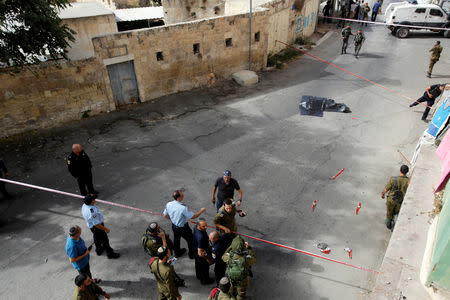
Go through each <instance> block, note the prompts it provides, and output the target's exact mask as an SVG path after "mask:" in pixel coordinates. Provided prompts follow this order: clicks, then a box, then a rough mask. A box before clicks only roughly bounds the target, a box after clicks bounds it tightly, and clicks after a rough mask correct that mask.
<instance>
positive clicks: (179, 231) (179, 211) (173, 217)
mask: <svg viewBox="0 0 450 300" xmlns="http://www.w3.org/2000/svg"><path fill="white" fill-rule="evenodd" d="M172 197H173V199H174V200H173V201H170V202H169V203H167V204H166V208H165V209H164V211H163V215H164V217H166V218H167V219H169V220H170V221H171V222H172V230H173V248H174V249H173V250H174V251H175V257H179V256H182V255H183V254H184V253H185V252H186V249H185V248H183V249H181V248H180V240H181V237H183V238H184V239H185V240H186V242H187V244H188V248H189V258H190V259H194V252H193V250H192V237H193V235H192V230H191V228H190V227H189V224H188V222H187V220H188V219H196V218H198V217H199V216H200V215H201V214H202V213H204V212H205V211H206V208H204V207H202V208H201V209H200V210H199V211H198V212H196V213H195V214H194V213H193V212H192V211H190V210H189V209H188V208H187V206H186V205H184V204H183V203H181V201H183V199H184V194H183V191H182V190H181V189H180V190H176V191H174V192H173V194H172Z"/></svg>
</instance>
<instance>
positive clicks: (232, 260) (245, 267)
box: [222, 236, 256, 300]
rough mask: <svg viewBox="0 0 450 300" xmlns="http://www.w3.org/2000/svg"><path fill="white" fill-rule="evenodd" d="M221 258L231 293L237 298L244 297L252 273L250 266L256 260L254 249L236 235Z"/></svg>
mask: <svg viewBox="0 0 450 300" xmlns="http://www.w3.org/2000/svg"><path fill="white" fill-rule="evenodd" d="M222 260H223V261H224V262H225V263H226V264H227V269H226V271H225V273H226V275H227V277H228V278H229V279H230V281H231V285H232V287H233V291H232V294H233V295H237V297H236V299H237V300H243V299H245V294H246V292H247V287H248V284H249V282H250V276H251V275H252V273H251V266H252V265H253V264H254V263H255V262H256V256H255V251H253V250H252V248H251V247H250V245H249V244H248V243H247V242H244V240H243V239H242V238H241V237H240V236H236V237H235V238H234V239H233V241H232V242H231V246H230V247H229V248H228V250H227V251H226V252H225V254H224V255H223V256H222Z"/></svg>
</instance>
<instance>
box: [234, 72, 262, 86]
mask: <svg viewBox="0 0 450 300" xmlns="http://www.w3.org/2000/svg"><path fill="white" fill-rule="evenodd" d="M231 79H233V80H234V81H235V82H236V83H237V84H239V85H243V86H252V85H254V84H257V83H258V75H257V74H256V73H255V72H253V71H249V70H241V71H238V72H236V73H233V74H231Z"/></svg>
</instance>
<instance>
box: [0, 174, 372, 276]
mask: <svg viewBox="0 0 450 300" xmlns="http://www.w3.org/2000/svg"><path fill="white" fill-rule="evenodd" d="M0 181H3V182H7V183H11V184H16V185H21V186H25V187H29V188H33V189H37V190H42V191H47V192H51V193H56V194H61V195H65V196H70V197H75V198H80V199H83V198H84V197H83V196H81V195H77V194H73V193H67V192H63V191H59V190H56V189H50V188H46V187H42V186H38V185H33V184H28V183H23V182H19V181H14V180H9V179H5V178H0ZM95 201H96V202H99V203H103V204H107V205H112V206H116V207H121V208H126V209H131V210H134V211H140V212H144V213H148V214H152V215H158V216H163V214H161V213H155V212H152V211H150V210H147V209H141V208H136V207H133V206H129V205H124V204H119V203H114V202H110V201H105V200H100V199H96V200H95ZM189 222H190V223H193V224H197V222H194V221H191V220H189ZM208 227H210V228H216V227H214V226H208ZM233 233H235V234H239V235H241V236H244V237H247V238H249V239H253V240H255V241H259V242H263V243H266V244H269V245H273V246H277V247H280V248H284V249H288V250H292V251H295V252H299V253H303V254H306V255H309V256H313V257H317V258H320V259H324V260H328V261H331V262H335V263H338V264H341V265H345V266H347V267H351V268H355V269H358V270H362V271H367V272H372V273H375V274H378V273H379V272H378V271H375V270H372V269H369V268H364V267H360V266H355V265H351V264H348V263H346V262H343V261H339V260H335V259H331V258H328V257H324V256H321V255H317V254H314V253H311V252H308V251H304V250H300V249H297V248H294V247H290V246H286V245H283V244H278V243H275V242H271V241H268V240H264V239H260V238H257V237H254V236H250V235H246V234H243V233H239V232H233Z"/></svg>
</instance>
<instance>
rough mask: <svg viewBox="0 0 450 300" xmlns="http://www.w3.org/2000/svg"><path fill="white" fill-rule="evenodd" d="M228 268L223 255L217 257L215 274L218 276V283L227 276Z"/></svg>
mask: <svg viewBox="0 0 450 300" xmlns="http://www.w3.org/2000/svg"><path fill="white" fill-rule="evenodd" d="M226 268H227V264H226V263H225V262H224V261H223V260H222V257H217V258H216V263H215V264H214V276H215V277H216V283H217V285H219V281H220V279H222V277H224V276H225V270H226Z"/></svg>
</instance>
